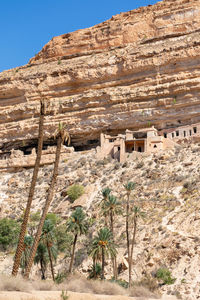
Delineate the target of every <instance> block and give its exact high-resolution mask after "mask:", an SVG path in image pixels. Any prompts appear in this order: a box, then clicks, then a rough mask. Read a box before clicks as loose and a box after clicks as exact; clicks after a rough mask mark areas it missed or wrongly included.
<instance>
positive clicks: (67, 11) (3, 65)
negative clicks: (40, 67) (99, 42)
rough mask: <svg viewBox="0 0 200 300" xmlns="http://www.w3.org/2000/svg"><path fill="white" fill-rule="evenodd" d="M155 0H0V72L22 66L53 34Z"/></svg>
mask: <svg viewBox="0 0 200 300" xmlns="http://www.w3.org/2000/svg"><path fill="white" fill-rule="evenodd" d="M156 2H158V0H138V1H136V0H100V1H97V0H1V1H0V40H1V46H0V72H1V71H3V70H6V69H11V68H14V67H17V66H21V65H24V64H26V63H27V62H28V60H29V59H30V58H31V57H33V56H34V55H35V54H36V53H37V52H39V51H40V50H41V48H42V47H43V46H44V45H45V44H46V43H47V42H48V41H49V40H50V39H52V37H53V36H57V35H60V34H63V33H68V32H71V31H74V30H77V29H81V28H87V27H90V26H93V25H95V24H98V23H100V22H103V21H105V20H107V19H110V18H111V17H112V15H116V14H118V13H120V12H124V11H129V10H132V9H134V8H137V7H140V6H146V5H149V4H155V3H156Z"/></svg>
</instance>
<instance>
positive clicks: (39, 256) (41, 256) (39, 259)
mask: <svg viewBox="0 0 200 300" xmlns="http://www.w3.org/2000/svg"><path fill="white" fill-rule="evenodd" d="M48 262H49V256H48V251H47V247H46V246H45V244H43V243H41V242H40V243H39V245H38V248H37V251H36V255H35V257H34V264H40V269H41V279H42V280H45V279H46V276H45V272H46V269H47V264H48Z"/></svg>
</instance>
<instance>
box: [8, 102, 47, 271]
mask: <svg viewBox="0 0 200 300" xmlns="http://www.w3.org/2000/svg"><path fill="white" fill-rule="evenodd" d="M44 117H45V104H44V101H43V100H41V101H40V120H39V134H38V149H37V157H36V161H35V167H34V170H33V176H32V181H31V185H30V190H29V195H28V200H27V204H26V209H25V212H24V217H23V222H22V225H21V231H20V235H19V240H18V245H17V250H16V253H15V259H14V264H13V269H12V275H13V276H17V273H18V270H19V266H20V261H21V256H22V252H23V249H24V237H25V234H26V231H27V224H28V219H29V215H30V209H31V204H32V201H33V196H34V192H35V186H36V181H37V177H38V172H39V168H40V160H41V157H42V147H43V136H44Z"/></svg>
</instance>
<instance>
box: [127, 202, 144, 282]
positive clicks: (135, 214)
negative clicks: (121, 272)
mask: <svg viewBox="0 0 200 300" xmlns="http://www.w3.org/2000/svg"><path fill="white" fill-rule="evenodd" d="M132 212H133V229H132V231H133V234H132V241H131V247H130V262H129V269H130V275H131V272H132V264H133V248H134V245H135V242H136V232H137V225H138V219H139V218H144V216H145V214H144V212H142V211H141V209H140V208H139V207H138V206H134V207H133V211H132ZM130 283H131V277H130ZM130 283H129V285H130Z"/></svg>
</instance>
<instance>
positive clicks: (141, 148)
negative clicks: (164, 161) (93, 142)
mask: <svg viewBox="0 0 200 300" xmlns="http://www.w3.org/2000/svg"><path fill="white" fill-rule="evenodd" d="M175 145H176V143H175V142H174V141H173V140H172V139H170V138H169V137H167V136H166V135H165V136H163V135H159V134H158V130H157V129H156V128H154V127H151V128H143V129H139V130H137V131H131V130H128V129H127V130H126V132H125V134H119V135H117V136H110V135H107V134H104V133H101V137H100V147H99V148H98V149H97V156H98V158H99V159H103V158H105V157H107V156H108V155H111V157H113V158H114V159H118V160H119V161H120V162H123V161H125V160H126V157H127V155H128V153H132V152H134V151H136V152H149V153H151V152H158V151H159V150H165V149H169V148H173V147H174V146H175Z"/></svg>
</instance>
